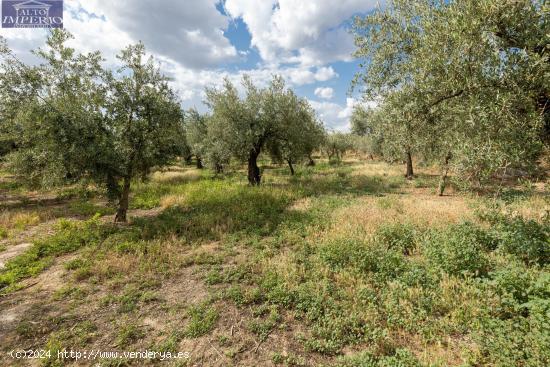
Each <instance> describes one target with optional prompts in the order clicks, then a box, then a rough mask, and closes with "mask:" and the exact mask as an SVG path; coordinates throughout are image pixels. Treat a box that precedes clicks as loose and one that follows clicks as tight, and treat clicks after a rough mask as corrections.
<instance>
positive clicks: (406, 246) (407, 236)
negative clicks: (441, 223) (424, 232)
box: [375, 223, 418, 255]
mask: <svg viewBox="0 0 550 367" xmlns="http://www.w3.org/2000/svg"><path fill="white" fill-rule="evenodd" d="M417 236H418V230H417V229H416V228H415V227H414V226H413V225H411V224H401V223H390V224H383V225H381V226H380V227H379V228H378V230H377V231H376V234H375V239H376V241H377V242H379V243H382V244H384V245H386V246H387V247H388V248H390V249H393V250H398V251H401V252H403V254H405V255H409V254H410V253H411V252H412V251H413V250H414V248H415V247H416V238H417Z"/></svg>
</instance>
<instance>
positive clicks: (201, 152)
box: [185, 109, 208, 169]
mask: <svg viewBox="0 0 550 367" xmlns="http://www.w3.org/2000/svg"><path fill="white" fill-rule="evenodd" d="M206 119H207V116H206V115H201V114H200V113H199V112H198V111H197V110H196V109H190V110H189V111H187V113H186V114H185V137H186V141H187V144H188V145H189V149H190V153H191V154H192V155H194V156H195V159H196V160H197V168H199V169H200V168H203V159H204V156H205V155H206V145H207V137H206V135H207V133H208V131H207V127H206Z"/></svg>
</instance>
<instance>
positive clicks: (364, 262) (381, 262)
mask: <svg viewBox="0 0 550 367" xmlns="http://www.w3.org/2000/svg"><path fill="white" fill-rule="evenodd" d="M320 257H321V259H322V260H324V261H325V262H326V263H327V264H328V265H329V266H330V267H331V268H332V269H333V270H339V269H345V268H355V269H356V270H357V271H359V272H361V273H362V274H364V275H372V276H374V277H375V278H377V279H379V280H382V281H384V280H388V279H394V278H395V277H397V276H398V275H399V274H401V273H402V272H403V271H404V270H405V269H406V265H407V264H406V261H405V258H404V257H403V255H402V254H401V253H400V252H398V251H395V250H392V249H386V248H384V247H383V246H380V245H378V244H377V243H376V242H374V243H367V242H363V241H359V240H354V239H351V240H350V239H343V240H335V241H331V242H329V243H328V244H326V245H325V246H323V247H321V250H320Z"/></svg>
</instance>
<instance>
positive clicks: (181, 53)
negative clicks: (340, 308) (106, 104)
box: [0, 0, 377, 130]
mask: <svg viewBox="0 0 550 367" xmlns="http://www.w3.org/2000/svg"><path fill="white" fill-rule="evenodd" d="M376 4H377V2H376V1H374V0H372V1H371V0H339V1H338V2H335V1H328V0H222V1H220V0H155V1H151V0H117V1H104V0H65V1H64V9H65V11H64V26H65V28H66V29H68V30H69V31H70V32H71V33H73V35H74V36H75V39H74V40H73V41H71V46H73V47H75V48H76V49H77V50H78V51H81V52H90V51H95V50H100V51H101V52H102V53H103V55H104V57H105V59H106V64H107V66H111V65H115V55H116V53H117V52H118V51H119V50H120V49H121V48H123V47H125V46H126V45H128V44H130V43H135V42H138V41H140V40H141V41H143V42H144V43H145V46H146V47H147V50H148V51H149V52H150V53H151V54H152V55H153V56H154V57H155V58H156V59H157V60H158V61H159V62H160V63H161V67H162V70H163V71H164V72H165V73H166V74H168V75H170V76H171V77H172V78H173V80H174V81H173V86H174V88H175V89H177V90H178V91H179V94H180V96H181V99H182V104H183V106H184V107H185V108H188V107H193V106H194V107H197V108H198V109H199V110H205V107H204V105H203V104H202V100H203V98H204V94H203V91H204V88H205V87H206V86H218V85H221V82H222V81H223V78H225V77H227V78H229V79H231V80H232V81H233V82H234V83H236V84H238V83H239V80H240V79H241V78H242V75H243V74H248V75H250V77H251V78H252V79H253V80H254V81H255V82H256V83H258V84H260V85H262V84H266V83H267V82H268V81H269V80H270V78H271V75H273V74H280V75H282V76H283V77H284V78H285V80H286V81H287V83H288V85H289V86H291V87H292V88H293V89H294V90H295V91H296V92H297V94H299V95H300V96H303V97H305V98H307V99H308V100H309V101H310V103H311V104H312V106H313V107H314V108H315V110H316V111H317V113H318V115H319V117H320V118H321V119H322V120H323V121H324V123H325V125H326V126H327V127H328V128H329V129H334V130H346V129H347V128H348V123H349V116H350V114H351V111H352V108H353V105H354V104H356V103H358V102H357V99H358V96H356V95H355V96H349V95H348V91H349V87H350V82H351V80H352V78H353V75H354V74H355V72H357V70H358V62H357V61H356V60H353V58H352V57H351V53H352V52H353V50H354V45H353V37H352V36H351V35H350V34H349V32H348V30H349V25H350V21H351V19H352V17H353V16H354V15H362V14H366V13H368V12H370V11H372V10H373V9H374V8H375V6H376ZM0 35H2V36H3V37H5V38H7V39H8V43H9V45H10V47H11V48H12V49H14V51H15V52H16V53H17V54H18V55H19V57H21V58H22V59H25V60H26V61H31V60H32V56H31V55H30V54H29V52H28V51H29V50H30V49H34V48H37V47H40V46H42V45H43V44H44V41H45V38H46V35H47V32H46V31H45V30H37V29H1V30H0Z"/></svg>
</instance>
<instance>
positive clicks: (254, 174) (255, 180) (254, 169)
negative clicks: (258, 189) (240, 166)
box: [248, 149, 262, 186]
mask: <svg viewBox="0 0 550 367" xmlns="http://www.w3.org/2000/svg"><path fill="white" fill-rule="evenodd" d="M259 155H260V149H251V150H250V153H249V154H248V183H249V184H251V185H252V186H257V185H259V184H260V182H261V179H262V177H261V175H260V168H259V167H258V156H259Z"/></svg>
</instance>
